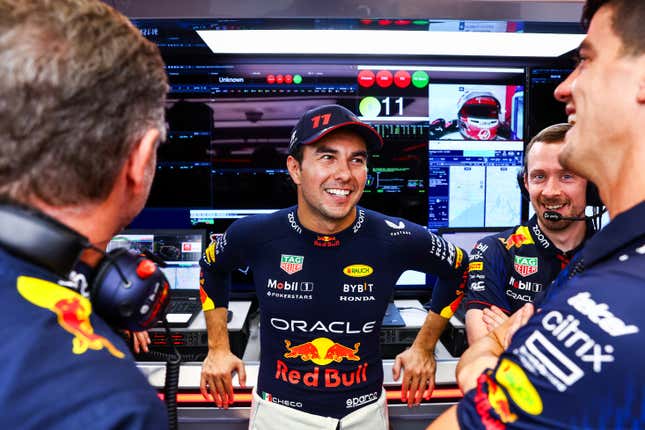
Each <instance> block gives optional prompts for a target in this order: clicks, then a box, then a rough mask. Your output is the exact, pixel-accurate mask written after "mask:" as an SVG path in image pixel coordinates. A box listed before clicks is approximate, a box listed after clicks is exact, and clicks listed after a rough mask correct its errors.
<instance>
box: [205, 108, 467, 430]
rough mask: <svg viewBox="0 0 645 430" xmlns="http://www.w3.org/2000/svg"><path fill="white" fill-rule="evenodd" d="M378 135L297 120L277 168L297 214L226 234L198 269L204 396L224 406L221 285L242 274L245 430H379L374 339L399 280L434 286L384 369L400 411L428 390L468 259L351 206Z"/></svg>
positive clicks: (328, 121)
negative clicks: (246, 318) (414, 273)
mask: <svg viewBox="0 0 645 430" xmlns="http://www.w3.org/2000/svg"><path fill="white" fill-rule="evenodd" d="M382 145H383V142H382V140H381V137H380V136H379V135H378V133H377V132H376V131H375V130H374V129H373V128H371V127H370V126H368V125H367V124H364V123H362V122H360V121H359V120H358V118H356V116H355V115H354V114H353V113H352V112H350V111H349V110H347V109H346V108H344V107H342V106H338V105H326V106H321V107H318V108H315V109H312V110H310V111H307V112H306V113H305V114H304V115H303V116H302V117H301V118H300V120H299V121H298V123H297V124H296V127H295V129H294V131H293V134H292V137H291V142H290V146H289V156H288V158H287V168H288V170H289V174H290V175H291V179H292V180H293V182H294V183H295V185H296V187H297V192H298V205H297V206H294V207H290V208H287V209H283V210H280V211H278V212H275V213H274V214H271V215H266V216H265V215H261V216H253V217H248V218H243V219H241V220H238V221H236V222H235V223H233V224H232V225H231V227H229V229H228V230H227V232H226V234H225V235H224V237H223V238H222V239H221V240H220V241H219V242H218V243H217V244H216V245H215V244H212V245H211V246H210V247H209V249H207V251H206V253H205V256H204V259H203V261H202V269H203V289H204V296H205V297H208V299H207V300H205V301H204V311H205V312H204V315H205V318H206V324H207V327H208V335H209V352H208V356H207V358H206V360H205V361H204V365H203V369H202V381H201V383H202V387H201V388H202V394H203V395H204V396H205V397H207V396H208V394H209V393H210V395H211V396H212V398H213V400H214V401H215V403H216V404H217V405H218V406H224V407H227V406H228V405H229V404H230V403H232V401H233V388H232V383H231V374H232V373H233V372H237V373H238V377H239V380H240V382H241V383H242V384H243V383H244V381H245V370H244V364H243V363H242V361H241V360H240V359H239V358H237V357H235V356H234V355H233V354H232V353H231V351H230V348H229V345H228V336H227V333H226V305H227V300H228V299H227V294H228V284H229V282H230V280H229V279H230V276H229V275H230V272H231V271H232V270H234V269H235V268H237V267H246V266H249V267H250V268H251V270H252V271H253V277H254V281H255V287H256V292H257V297H258V300H259V307H260V311H261V312H260V315H261V322H260V341H261V357H260V372H259V375H258V384H257V386H256V387H255V396H254V400H253V410H252V413H251V424H250V427H249V428H251V429H255V428H262V429H280V430H281V429H284V428H297V429H304V430H307V429H332V430H333V429H336V428H337V426H340V428H343V429H364V428H369V429H375V430H379V429H383V430H384V429H386V428H387V427H388V423H387V408H386V404H385V396H384V395H383V366H382V360H381V354H380V342H379V338H380V336H379V332H380V328H381V322H382V319H383V316H384V314H385V309H386V306H387V303H388V301H389V298H390V296H391V294H392V289H393V286H394V284H395V283H396V281H397V279H398V278H399V276H400V275H401V273H403V272H404V271H405V270H408V269H413V270H419V271H423V272H427V273H433V274H436V275H437V276H438V277H439V278H440V279H441V280H442V281H444V282H442V283H441V284H440V286H438V287H436V288H435V292H434V294H433V298H434V299H435V300H433V308H432V310H431V311H430V312H429V313H428V317H427V318H426V321H425V324H424V325H423V327H422V328H421V330H420V332H419V334H418V336H417V338H416V340H415V342H414V344H413V345H412V346H411V347H410V348H409V349H408V350H406V351H405V352H403V353H401V354H399V355H398V356H397V357H396V361H395V365H394V367H393V373H394V375H393V376H394V379H398V378H399V376H400V373H401V369H402V368H403V369H404V376H403V384H402V398H403V400H404V401H407V402H408V404H409V405H414V404H418V403H419V402H420V401H421V397H422V396H425V397H426V398H427V397H429V396H430V394H431V392H432V390H433V388H434V372H435V359H434V347H435V344H436V342H437V339H438V338H439V335H440V334H441V331H442V330H443V328H444V327H445V325H446V322H447V319H446V318H444V316H446V317H449V315H445V314H443V315H444V316H441V315H440V314H441V312H442V310H443V309H444V307H447V306H448V305H449V303H451V302H452V301H454V300H455V299H456V296H457V292H458V286H459V284H460V280H461V278H462V274H463V272H464V268H465V267H466V265H467V255H465V254H464V252H463V251H462V250H461V249H459V248H457V247H455V246H453V245H452V244H450V243H448V242H446V241H444V240H443V239H441V238H440V237H438V236H436V235H434V234H432V233H429V232H428V231H427V230H426V229H425V228H423V227H421V226H420V225H416V224H413V223H411V222H409V221H406V220H402V219H400V218H394V217H388V216H386V215H383V214H380V213H377V212H374V211H370V210H368V209H365V208H362V207H359V206H357V203H358V201H359V200H360V198H361V195H362V194H363V189H364V187H365V182H366V179H367V159H368V154H369V153H370V152H373V151H377V150H379V149H380V148H381V146H382Z"/></svg>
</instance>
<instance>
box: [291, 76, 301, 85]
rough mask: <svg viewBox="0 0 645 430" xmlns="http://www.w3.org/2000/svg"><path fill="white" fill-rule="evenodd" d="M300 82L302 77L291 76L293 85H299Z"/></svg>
mask: <svg viewBox="0 0 645 430" xmlns="http://www.w3.org/2000/svg"><path fill="white" fill-rule="evenodd" d="M301 82H302V76H300V75H293V83H294V84H299V83H301Z"/></svg>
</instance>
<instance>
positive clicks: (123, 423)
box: [0, 0, 168, 430]
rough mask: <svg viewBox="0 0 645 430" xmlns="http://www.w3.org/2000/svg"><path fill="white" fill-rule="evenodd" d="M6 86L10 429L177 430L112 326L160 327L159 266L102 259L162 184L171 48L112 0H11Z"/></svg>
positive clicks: (1, 372) (3, 166)
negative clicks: (82, 282)
mask: <svg viewBox="0 0 645 430" xmlns="http://www.w3.org/2000/svg"><path fill="white" fill-rule="evenodd" d="M0 76H2V78H1V79H0V303H2V305H3V311H2V313H0V327H1V329H2V332H3V334H4V336H3V337H2V342H3V345H2V348H0V362H2V367H1V368H0V380H1V381H2V384H0V422H1V423H2V427H3V428H11V429H41V428H47V429H63V428H64V429H84V430H85V429H90V428H91V429H112V428H128V429H163V428H166V427H167V425H168V424H167V419H166V413H165V410H164V407H163V404H162V403H161V402H160V401H159V399H158V397H157V396H156V393H155V392H154V390H153V389H152V388H151V387H150V386H149V384H148V382H147V381H146V379H145V378H144V376H143V375H142V374H141V373H140V371H139V370H138V369H137V367H136V365H135V363H134V361H133V360H132V357H131V356H130V354H129V352H128V349H127V346H126V345H125V343H124V342H123V341H122V340H121V339H120V337H119V336H118V335H117V334H115V332H114V331H113V330H112V328H110V326H112V327H119V328H129V329H140V328H145V327H146V326H149V324H150V322H151V321H153V320H155V321H156V317H158V316H159V315H160V314H161V313H162V312H163V308H164V306H165V300H166V294H167V282H166V281H165V279H164V278H163V276H162V275H160V270H159V269H158V268H156V266H155V265H154V264H153V263H152V262H151V261H150V260H147V259H145V258H143V257H138V256H132V255H129V254H128V255H125V254H123V253H119V254H113V255H111V256H105V255H104V253H103V251H102V250H103V249H105V247H106V245H107V243H108V241H109V240H110V238H111V237H112V236H114V235H115V234H116V233H118V232H119V231H120V230H121V229H123V228H124V227H125V226H126V225H127V224H128V223H129V222H130V221H131V219H132V218H133V217H134V216H135V215H136V214H137V213H138V212H139V211H140V210H141V209H142V207H143V206H144V204H145V201H146V199H147V197H148V193H149V190H150V185H151V182H152V179H153V176H154V173H155V163H156V150H157V146H158V144H159V142H160V141H162V140H163V138H164V133H165V127H164V102H165V97H166V93H167V91H168V84H167V79H166V75H165V71H164V66H163V61H162V59H161V56H160V54H159V51H158V48H157V47H156V46H155V45H154V44H152V43H150V42H149V41H147V40H146V39H145V38H144V37H142V36H141V34H140V32H139V31H138V30H137V29H136V28H135V27H134V26H133V25H132V24H131V23H130V22H129V21H128V20H127V18H125V17H124V16H122V15H121V14H119V13H118V12H116V11H115V10H113V9H112V8H111V7H109V6H107V5H106V4H104V3H102V2H100V1H95V0H0ZM79 267H84V268H86V269H88V270H93V271H94V272H95V273H94V276H95V277H94V279H93V280H92V281H90V284H91V285H90V286H89V291H88V292H83V291H76V290H75V289H72V288H68V287H69V286H70V285H73V284H74V282H73V281H74V280H73V279H68V278H67V277H68V276H69V274H70V272H71V271H72V269H74V270H77V269H78V268H79ZM82 293H85V294H82ZM133 294H138V295H139V296H140V297H138V298H137V299H136V300H134V299H133V300H130V299H129V297H131V296H132V295H133ZM88 296H89V297H88ZM90 300H91V302H90ZM108 324H110V325H108Z"/></svg>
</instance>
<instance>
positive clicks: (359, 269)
mask: <svg viewBox="0 0 645 430" xmlns="http://www.w3.org/2000/svg"><path fill="white" fill-rule="evenodd" d="M343 273H344V274H345V275H347V276H351V277H352V278H363V277H365V276H369V275H371V274H372V273H374V269H372V268H371V267H370V266H368V265H366V264H352V265H351V266H346V267H345V268H343Z"/></svg>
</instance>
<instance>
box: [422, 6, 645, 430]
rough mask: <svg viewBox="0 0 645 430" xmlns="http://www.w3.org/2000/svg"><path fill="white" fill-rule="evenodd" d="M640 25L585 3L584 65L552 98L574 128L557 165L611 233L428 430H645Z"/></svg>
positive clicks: (515, 328) (643, 49) (626, 11)
mask: <svg viewBox="0 0 645 430" xmlns="http://www.w3.org/2000/svg"><path fill="white" fill-rule="evenodd" d="M643 22H645V2H643V1H642V0H588V1H587V3H586V4H585V8H584V12H583V24H584V25H585V27H587V28H588V30H587V37H586V38H585V40H584V42H583V43H582V45H581V46H580V63H579V64H578V66H577V68H576V69H575V70H574V72H573V73H572V74H571V75H570V76H569V77H568V78H567V79H566V80H565V81H564V82H563V83H562V84H560V86H558V88H557V89H556V92H555V95H556V98H558V100H560V101H562V102H565V103H566V110H567V114H568V115H569V123H570V124H572V128H571V130H570V131H569V132H568V133H567V135H566V138H565V146H564V148H563V150H562V153H561V155H560V157H559V160H560V162H561V163H562V164H563V166H566V167H567V168H569V169H571V170H573V171H574V172H577V173H578V174H580V175H583V176H585V177H588V178H589V179H590V180H591V181H593V182H594V183H595V184H596V185H597V186H598V189H599V191H600V196H601V197H602V200H603V202H604V203H605V205H606V207H607V210H608V212H609V214H610V216H611V218H612V222H611V223H610V224H608V225H607V226H606V227H605V228H603V229H602V230H601V231H599V232H598V233H596V235H594V237H593V238H591V239H590V240H589V242H587V244H586V245H585V247H584V249H583V250H582V252H581V253H580V254H579V255H580V257H579V259H578V261H577V262H576V263H575V264H574V263H572V264H573V267H572V268H570V269H567V272H568V273H567V276H566V277H565V283H564V285H563V288H560V289H559V290H558V291H557V292H556V293H555V294H554V295H552V296H551V297H549V298H548V299H547V300H546V302H545V303H544V305H543V306H542V308H541V312H539V313H536V314H534V315H533V316H532V317H530V315H531V305H525V307H524V308H522V309H521V310H520V311H519V312H516V313H515V314H514V315H513V316H512V317H511V318H510V319H509V320H508V321H507V322H506V323H504V324H502V325H501V326H499V327H498V328H496V329H495V330H493V332H492V333H491V334H489V335H487V336H485V337H483V338H482V339H480V340H479V341H478V342H476V343H475V344H474V345H472V346H471V347H470V348H469V349H468V350H467V351H466V352H465V353H464V355H463V356H462V358H461V360H460V362H459V365H458V367H457V379H458V382H459V385H460V387H461V388H462V390H463V391H464V393H465V396H464V399H463V400H462V401H461V402H460V403H459V405H458V406H457V407H452V408H450V409H449V410H448V411H447V412H446V413H444V414H443V415H442V416H440V417H439V418H438V419H437V420H436V421H435V422H433V424H432V425H431V426H430V428H432V429H434V428H436V429H442V430H443V429H451V428H457V427H461V428H464V429H484V428H485V429H490V428H495V429H502V428H509V429H512V428H522V429H544V428H563V429H564V428H566V429H578V428H589V429H592V428H593V429H600V428H606V429H618V428H620V429H627V428H629V429H634V428H643V427H645V418H644V417H645V411H644V405H645V390H643V381H645V366H643V362H645V349H644V348H643V346H642V345H643V342H645V339H644V336H643V333H644V332H643V329H644V327H645V313H644V312H643V300H642V297H643V288H644V287H645V274H644V273H643V265H645V221H644V220H645V175H643V172H642V170H643V166H644V165H645V135H644V134H643V133H642V130H641V128H642V124H644V123H645V26H643ZM529 317H530V318H529Z"/></svg>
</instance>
